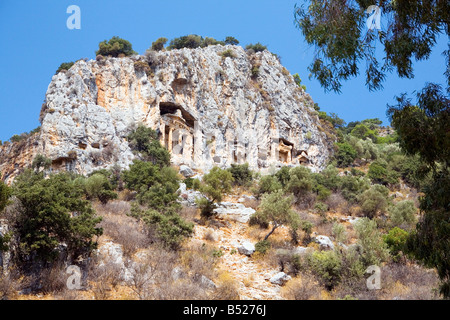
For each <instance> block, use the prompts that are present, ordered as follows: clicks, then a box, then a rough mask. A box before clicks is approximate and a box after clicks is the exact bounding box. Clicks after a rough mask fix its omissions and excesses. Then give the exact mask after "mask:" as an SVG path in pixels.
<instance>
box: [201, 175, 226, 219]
mask: <svg viewBox="0 0 450 320" xmlns="http://www.w3.org/2000/svg"><path fill="white" fill-rule="evenodd" d="M233 182H234V178H233V175H232V174H231V173H230V172H229V171H228V170H223V169H220V168H219V167H214V168H212V169H211V171H210V172H209V173H208V174H205V175H204V176H203V179H202V182H201V183H200V186H199V188H198V189H199V191H200V192H201V193H202V194H203V195H204V196H205V197H206V199H200V200H198V201H197V204H198V205H199V207H200V210H201V215H202V217H205V218H209V217H211V216H212V215H213V214H214V213H213V210H214V209H215V207H216V205H215V204H216V203H217V202H220V201H222V196H223V194H224V193H226V192H229V191H230V190H231V186H232V183H233Z"/></svg>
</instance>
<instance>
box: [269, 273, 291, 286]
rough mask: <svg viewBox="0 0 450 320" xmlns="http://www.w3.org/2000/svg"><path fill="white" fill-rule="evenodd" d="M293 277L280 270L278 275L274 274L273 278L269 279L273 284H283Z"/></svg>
mask: <svg viewBox="0 0 450 320" xmlns="http://www.w3.org/2000/svg"><path fill="white" fill-rule="evenodd" d="M291 279H292V277H291V276H289V275H287V274H286V273H284V272H279V273H277V274H276V275H274V276H273V277H272V278H270V280H269V281H270V283H272V284H277V285H279V286H282V285H284V284H285V283H286V282H288V281H289V280H291Z"/></svg>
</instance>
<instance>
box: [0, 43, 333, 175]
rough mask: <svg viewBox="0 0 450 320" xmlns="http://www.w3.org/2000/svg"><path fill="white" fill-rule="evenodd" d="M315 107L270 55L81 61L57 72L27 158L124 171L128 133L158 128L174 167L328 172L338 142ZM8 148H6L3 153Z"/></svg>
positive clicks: (192, 53)
mask: <svg viewBox="0 0 450 320" xmlns="http://www.w3.org/2000/svg"><path fill="white" fill-rule="evenodd" d="M225 50H231V51H232V52H233V55H234V57H226V58H225V57H223V56H222V55H221V53H222V52H224V51H225ZM142 66H148V68H142ZM312 106H313V101H312V99H311V97H310V96H309V95H308V94H306V93H305V92H304V91H303V89H301V88H300V87H298V86H297V84H296V83H295V82H294V80H293V77H292V76H291V75H290V74H289V72H287V70H286V69H285V68H284V67H283V66H282V65H281V64H280V62H279V61H278V59H277V58H276V57H275V56H274V55H273V54H271V53H270V52H268V51H264V52H259V53H256V54H248V53H247V52H246V51H245V50H244V49H243V48H241V47H238V46H220V45H218V46H210V47H207V48H203V49H181V50H172V51H162V52H151V53H150V54H148V55H146V56H133V57H127V58H103V59H100V60H99V61H94V60H90V61H86V60H80V61H78V62H76V63H75V65H74V66H73V67H72V68H71V69H70V70H68V71H63V72H60V73H58V74H57V75H55V76H53V78H52V81H51V83H50V85H49V87H48V90H47V93H46V102H45V104H44V105H43V108H42V110H41V117H40V120H41V123H42V126H41V130H40V133H38V134H37V137H36V138H35V139H36V141H37V142H38V143H37V144H36V143H35V142H36V141H34V142H33V141H29V142H27V144H28V147H27V149H26V151H25V153H27V154H30V155H36V154H38V153H40V154H43V155H45V156H46V157H48V158H50V159H51V160H52V170H54V171H58V170H71V171H75V172H78V173H81V174H87V173H90V172H91V171H93V170H95V169H99V168H109V167H111V166H113V165H115V164H117V165H119V166H120V167H122V168H126V167H127V166H128V165H129V164H130V163H131V162H132V160H133V159H134V158H135V155H134V154H133V153H132V151H131V150H130V148H129V146H128V143H127V140H126V137H127V135H128V134H129V133H130V132H131V130H132V129H133V128H135V127H136V126H137V125H138V124H143V125H146V126H148V127H151V128H153V129H155V130H156V131H157V132H158V134H159V137H160V141H161V143H162V144H163V146H165V147H166V148H167V149H169V151H170V152H171V154H172V161H173V163H174V164H175V165H186V166H189V167H190V168H192V169H194V170H200V171H208V170H209V169H210V168H212V167H213V166H216V165H217V166H220V167H228V166H230V165H231V164H232V163H245V162H247V163H249V165H250V167H251V168H252V169H261V170H268V169H269V168H273V167H277V166H281V165H297V164H300V163H301V164H304V165H307V166H310V167H311V168H313V169H321V168H323V166H324V165H325V162H326V160H327V158H328V156H329V153H330V148H331V147H330V146H331V144H332V141H328V140H327V136H326V134H325V132H323V129H322V128H321V126H320V121H319V119H318V117H317V114H316V112H315V111H314V109H313V107H312ZM9 152H10V151H9V150H7V149H5V148H1V149H0V154H1V155H2V157H4V154H5V153H9ZM29 158H30V156H28V155H27V156H26V157H24V158H23V161H16V160H17V159H13V158H11V159H8V161H6V163H3V162H2V163H1V164H0V170H1V171H2V173H4V174H5V173H6V172H8V173H7V176H8V177H12V176H14V174H16V173H17V172H16V171H17V170H12V167H14V166H18V167H21V166H22V165H24V164H23V163H22V162H29Z"/></svg>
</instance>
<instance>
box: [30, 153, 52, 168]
mask: <svg viewBox="0 0 450 320" xmlns="http://www.w3.org/2000/svg"><path fill="white" fill-rule="evenodd" d="M51 165H52V160H51V159H49V158H46V157H45V156H43V155H42V154H38V155H37V156H36V157H34V159H33V162H32V163H31V168H32V169H34V170H36V171H40V169H41V168H43V169H44V170H48V169H50V166H51Z"/></svg>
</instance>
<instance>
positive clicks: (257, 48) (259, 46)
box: [245, 42, 267, 52]
mask: <svg viewBox="0 0 450 320" xmlns="http://www.w3.org/2000/svg"><path fill="white" fill-rule="evenodd" d="M245 49H246V50H253V51H254V52H263V51H264V50H267V46H265V45H262V44H261V43H259V42H258V43H256V44H252V43H251V44H249V45H247V46H245Z"/></svg>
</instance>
